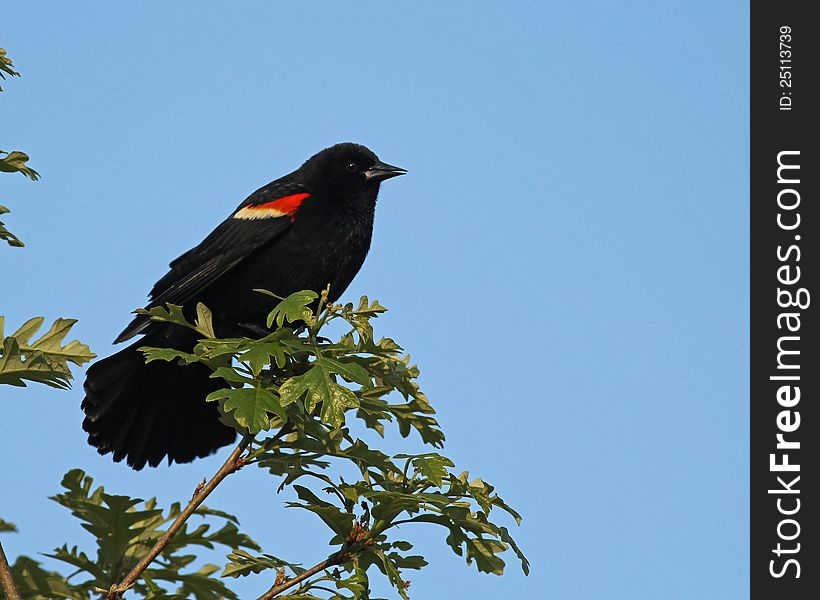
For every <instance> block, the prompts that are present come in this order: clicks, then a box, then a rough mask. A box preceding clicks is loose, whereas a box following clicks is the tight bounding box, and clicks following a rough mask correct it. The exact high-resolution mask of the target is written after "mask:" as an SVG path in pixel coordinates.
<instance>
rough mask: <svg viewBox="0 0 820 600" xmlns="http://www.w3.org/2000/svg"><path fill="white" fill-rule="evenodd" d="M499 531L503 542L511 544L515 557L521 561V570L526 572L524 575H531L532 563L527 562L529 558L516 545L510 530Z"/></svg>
mask: <svg viewBox="0 0 820 600" xmlns="http://www.w3.org/2000/svg"><path fill="white" fill-rule="evenodd" d="M499 531H500V533H501V541H502V542H505V543H507V544H509V545H510V546H511V547H512V549H513V552H515V555H516V556H517V557H518V559H519V560H520V561H521V570H522V571H524V575H529V574H530V561H528V560H527V557H526V556H524V553H523V552H522V551H521V548H519V547H518V544H516V543H515V540H514V539H513V538H512V536H511V535H510V532H509V530H508V529H507V528H506V527H500V528H499Z"/></svg>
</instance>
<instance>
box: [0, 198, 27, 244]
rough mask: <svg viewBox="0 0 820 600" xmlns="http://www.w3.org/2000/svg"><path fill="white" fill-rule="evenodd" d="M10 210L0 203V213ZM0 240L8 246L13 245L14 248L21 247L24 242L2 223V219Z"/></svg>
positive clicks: (0, 222)
mask: <svg viewBox="0 0 820 600" xmlns="http://www.w3.org/2000/svg"><path fill="white" fill-rule="evenodd" d="M8 212H10V211H9V209H8V208H6V207H5V206H3V205H2V204H0V215H4V214H6V213H8ZM0 240H3V241H4V242H6V243H7V244H8V245H9V246H14V247H16V248H22V247H23V246H25V244H24V243H23V242H22V241H21V240H20V238H18V237H17V236H16V235H14V234H13V233H12V232H11V231H9V230H8V229H6V226H5V225H4V224H3V221H0Z"/></svg>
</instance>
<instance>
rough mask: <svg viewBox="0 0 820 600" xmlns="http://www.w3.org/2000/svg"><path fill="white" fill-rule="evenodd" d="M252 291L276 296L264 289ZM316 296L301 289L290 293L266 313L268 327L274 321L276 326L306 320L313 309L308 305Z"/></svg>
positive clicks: (310, 315) (311, 314)
mask: <svg viewBox="0 0 820 600" xmlns="http://www.w3.org/2000/svg"><path fill="white" fill-rule="evenodd" d="M254 291H255V292H260V293H263V294H267V295H268V296H273V297H275V298H276V297H278V296H276V295H275V294H272V293H271V292H268V291H266V290H254ZM318 297H319V295H318V294H317V293H316V292H313V291H310V290H302V291H300V292H295V293H293V294H291V295H290V296H288V297H287V298H284V299H283V300H282V301H281V302H280V303H279V304H277V305H276V306H275V307H274V308H273V310H272V311H270V313H269V314H268V318H267V321H266V322H267V325H268V327H269V328H270V327H272V326H273V324H274V323H276V325H277V326H278V327H282V326H283V325H284V324H285V322H290V323H295V322H298V321H308V320H309V319H310V318H311V317H312V316H313V311H312V310H311V309H310V308H309V306H310V305H311V304H312V303H313V301H314V300H316V299H317V298H318Z"/></svg>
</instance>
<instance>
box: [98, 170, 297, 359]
mask: <svg viewBox="0 0 820 600" xmlns="http://www.w3.org/2000/svg"><path fill="white" fill-rule="evenodd" d="M272 186H273V184H271V185H269V186H266V187H264V188H262V189H260V190H257V191H256V192H254V194H252V195H251V196H250V197H249V198H248V199H247V200H245V201H244V202H243V203H242V204H240V205H239V207H238V208H237V209H236V210H235V211H234V213H233V214H232V215H231V216H230V217H229V218H227V219H226V220H225V221H223V222H222V223H220V224H219V226H217V228H216V229H214V231H213V232H211V234H210V235H209V236H208V237H207V238H205V239H204V240H203V241H202V243H201V244H199V245H198V246H196V247H195V248H193V249H191V250H189V251H188V252H186V253H185V254H183V255H182V256H180V257H178V258H176V259H174V260H173V261H171V264H170V271H168V273H166V274H165V276H163V277H162V279H160V280H159V281H157V283H156V284H155V285H154V287H153V289H152V290H151V294H150V298H151V302H150V304H149V305H148V307H147V308H153V307H155V306H162V305H164V304H167V303H171V304H178V305H183V304H185V303H186V302H188V301H191V300H193V299H195V298H196V297H197V296H198V295H199V294H200V293H201V292H202V291H203V290H205V289H207V288H208V287H210V286H211V285H213V284H214V283H215V282H216V281H217V280H218V279H219V278H221V277H222V276H223V275H225V274H226V273H228V272H229V271H230V270H231V269H233V268H234V267H235V266H236V265H238V264H239V263H240V262H242V260H244V259H245V258H247V257H248V256H250V255H251V254H253V252H254V251H255V250H257V249H259V248H261V247H262V246H264V245H266V244H268V243H270V242H271V241H273V240H274V239H276V238H277V237H279V236H280V235H282V233H284V232H285V231H286V230H287V229H288V228H289V227H290V225H291V223H292V220H293V215H294V214H295V212H296V209H298V207H299V204H300V203H301V202H302V201H303V200H304V199H306V198H308V197H309V194H308V193H306V192H303V191H297V192H296V193H293V192H294V190H293V189H286V190H285V191H284V192H283V190H282V189H281V188H282V186H275V187H273V189H270V188H271V187H272ZM288 187H289V188H290V186H288ZM283 193H284V195H283ZM150 323H151V321H150V319H149V318H147V317H146V316H145V315H138V316H137V317H136V318H134V320H133V321H132V322H131V323H130V324H129V325H128V327H126V328H125V330H123V332H122V333H121V334H120V335H119V336H118V337H117V339H116V340H115V341H114V343H119V342H124V341H125V340H127V339H129V338H131V337H133V336H135V335H136V334H138V333H141V332H143V331H144V330H145V328H146V327H148V325H149V324H150Z"/></svg>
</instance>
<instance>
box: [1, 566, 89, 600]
mask: <svg viewBox="0 0 820 600" xmlns="http://www.w3.org/2000/svg"><path fill="white" fill-rule="evenodd" d="M11 572H12V575H13V576H14V581H15V583H16V584H17V588H18V590H17V591H18V592H19V593H20V595H21V596H22V597H23V598H26V599H27V600H28V599H31V600H41V599H43V600H44V599H46V598H72V599H74V598H77V599H80V598H82V599H83V600H85V598H88V597H89V596H87V595H80V594H81V593H82V592H80V591H76V588H75V587H74V586H70V585H69V584H68V582H67V581H66V578H65V577H63V576H62V575H60V574H59V573H56V572H54V571H46V570H45V569H43V568H42V567H41V566H40V563H39V562H37V561H36V560H33V559H31V558H29V557H28V556H18V557H17V560H16V561H15V562H14V565H13V566H12V567H11ZM2 597H5V596H2Z"/></svg>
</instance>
